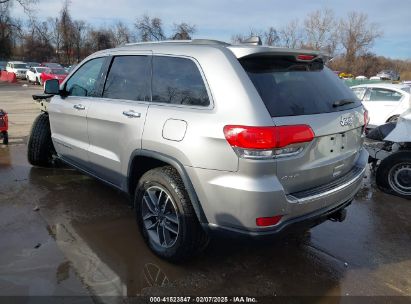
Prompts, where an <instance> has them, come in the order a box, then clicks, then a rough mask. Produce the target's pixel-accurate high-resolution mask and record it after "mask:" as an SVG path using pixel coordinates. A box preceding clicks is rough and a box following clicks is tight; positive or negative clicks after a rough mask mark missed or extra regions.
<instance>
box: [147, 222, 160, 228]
mask: <svg viewBox="0 0 411 304" xmlns="http://www.w3.org/2000/svg"><path fill="white" fill-rule="evenodd" d="M156 226H157V227H158V226H159V225H158V222H157V221H155V222H153V223H151V224H150V225H147V226H146V229H147V230H150V229H153V228H155V227H156Z"/></svg>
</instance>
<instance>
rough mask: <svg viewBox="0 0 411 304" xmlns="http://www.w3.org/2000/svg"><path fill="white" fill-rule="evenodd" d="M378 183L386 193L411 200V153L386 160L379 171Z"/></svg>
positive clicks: (403, 152) (406, 152)
mask: <svg viewBox="0 0 411 304" xmlns="http://www.w3.org/2000/svg"><path fill="white" fill-rule="evenodd" d="M376 182H377V186H378V187H379V188H380V189H381V190H382V191H384V192H386V193H389V194H393V195H396V196H399V197H403V198H406V199H411V151H400V152H395V153H394V154H392V155H390V156H388V157H387V158H384V159H383V160H382V161H381V163H380V165H379V167H378V169H377V172H376Z"/></svg>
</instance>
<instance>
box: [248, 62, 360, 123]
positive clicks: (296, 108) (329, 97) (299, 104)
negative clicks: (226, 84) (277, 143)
mask: <svg viewBox="0 0 411 304" xmlns="http://www.w3.org/2000/svg"><path fill="white" fill-rule="evenodd" d="M240 63H241V64H242V66H243V68H244V69H245V70H246V72H247V74H248V76H249V77H250V79H251V81H252V82H253V84H254V86H255V88H256V89H257V91H258V93H259V95H260V97H261V98H262V100H263V102H264V103H265V105H266V107H267V109H268V111H269V113H270V114H271V116H272V117H280V116H295V115H309V114H319V113H330V112H336V111H344V110H348V109H352V108H355V107H358V106H360V105H361V101H360V100H359V99H358V98H357V96H356V95H355V94H354V93H353V92H352V91H351V90H350V89H349V88H348V87H347V86H346V85H345V84H344V82H343V81H342V80H341V79H339V78H338V77H337V76H336V75H335V74H334V72H332V71H331V70H330V69H329V68H327V67H324V64H323V63H322V61H315V60H314V61H312V62H296V60H295V58H294V56H264V57H251V58H244V59H241V60H240Z"/></svg>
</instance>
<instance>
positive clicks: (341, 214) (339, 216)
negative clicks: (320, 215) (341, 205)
mask: <svg viewBox="0 0 411 304" xmlns="http://www.w3.org/2000/svg"><path fill="white" fill-rule="evenodd" d="M346 217H347V210H346V209H342V210H338V211H337V212H334V213H333V214H331V215H329V216H328V219H329V220H330V221H333V222H343V221H344V220H345V218H346Z"/></svg>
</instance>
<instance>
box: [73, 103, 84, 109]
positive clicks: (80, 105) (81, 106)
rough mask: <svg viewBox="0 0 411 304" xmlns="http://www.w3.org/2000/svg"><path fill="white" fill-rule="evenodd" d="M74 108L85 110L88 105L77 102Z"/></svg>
mask: <svg viewBox="0 0 411 304" xmlns="http://www.w3.org/2000/svg"><path fill="white" fill-rule="evenodd" d="M73 108H74V109H76V110H85V109H86V107H85V106H83V105H82V104H76V105H74V106H73Z"/></svg>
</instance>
